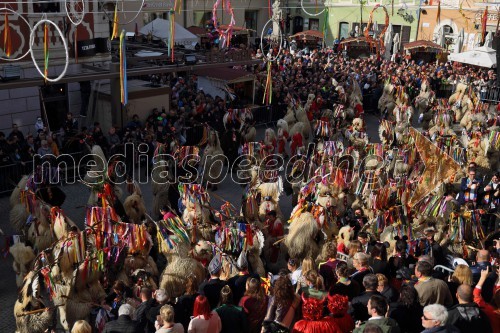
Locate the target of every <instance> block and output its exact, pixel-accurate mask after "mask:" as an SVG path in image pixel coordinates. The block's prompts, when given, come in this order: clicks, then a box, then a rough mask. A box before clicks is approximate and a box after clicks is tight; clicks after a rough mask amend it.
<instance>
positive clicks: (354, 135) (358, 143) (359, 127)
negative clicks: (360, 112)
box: [345, 118, 368, 149]
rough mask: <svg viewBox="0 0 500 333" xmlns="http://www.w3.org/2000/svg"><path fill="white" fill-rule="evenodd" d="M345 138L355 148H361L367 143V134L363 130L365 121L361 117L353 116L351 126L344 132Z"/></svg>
mask: <svg viewBox="0 0 500 333" xmlns="http://www.w3.org/2000/svg"><path fill="white" fill-rule="evenodd" d="M345 136H346V138H347V139H348V140H349V142H350V144H351V145H352V146H353V147H355V148H356V149H361V148H363V147H365V145H367V144H368V136H367V135H366V132H365V122H364V121H363V119H361V118H354V119H353V120H352V126H351V127H350V128H348V129H347V130H346V132H345Z"/></svg>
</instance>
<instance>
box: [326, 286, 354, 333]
mask: <svg viewBox="0 0 500 333" xmlns="http://www.w3.org/2000/svg"><path fill="white" fill-rule="evenodd" d="M327 306H328V310H329V311H330V318H329V319H330V320H331V321H332V322H334V323H335V324H336V325H337V326H338V327H339V329H340V331H341V332H351V331H352V330H353V329H354V327H355V325H354V320H353V319H352V317H351V316H350V315H349V314H348V313H347V310H348V309H349V298H348V297H347V296H344V295H339V294H335V295H328V305H327Z"/></svg>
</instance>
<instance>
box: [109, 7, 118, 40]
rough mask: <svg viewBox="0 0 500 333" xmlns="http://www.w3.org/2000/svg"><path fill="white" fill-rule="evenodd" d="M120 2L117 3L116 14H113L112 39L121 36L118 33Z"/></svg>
mask: <svg viewBox="0 0 500 333" xmlns="http://www.w3.org/2000/svg"><path fill="white" fill-rule="evenodd" d="M118 25H119V24H118V4H115V14H114V16H113V33H112V34H111V39H115V38H118V37H119V33H118Z"/></svg>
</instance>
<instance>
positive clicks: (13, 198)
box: [9, 176, 29, 208]
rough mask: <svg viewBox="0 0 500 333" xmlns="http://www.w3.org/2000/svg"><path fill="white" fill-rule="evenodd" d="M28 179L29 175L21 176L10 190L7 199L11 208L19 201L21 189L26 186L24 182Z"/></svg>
mask: <svg viewBox="0 0 500 333" xmlns="http://www.w3.org/2000/svg"><path fill="white" fill-rule="evenodd" d="M28 179H29V176H23V177H22V178H21V180H20V181H19V182H18V183H17V186H16V187H15V188H14V189H13V190H12V193H11V194H10V199H9V202H10V207H11V208H13V207H14V206H16V205H18V204H20V203H21V191H22V190H24V189H25V188H26V183H27V182H28Z"/></svg>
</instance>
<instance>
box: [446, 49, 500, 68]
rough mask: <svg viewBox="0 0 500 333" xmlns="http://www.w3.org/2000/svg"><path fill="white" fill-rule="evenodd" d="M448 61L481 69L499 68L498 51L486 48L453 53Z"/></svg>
mask: <svg viewBox="0 0 500 333" xmlns="http://www.w3.org/2000/svg"><path fill="white" fill-rule="evenodd" d="M448 60H450V61H456V62H460V63H463V64H469V65H474V66H479V67H486V68H495V67H497V56H496V51H495V50H493V49H491V48H489V47H486V46H482V47H478V48H476V49H474V50H472V51H467V52H462V53H452V54H450V55H449V56H448Z"/></svg>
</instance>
